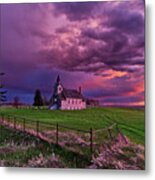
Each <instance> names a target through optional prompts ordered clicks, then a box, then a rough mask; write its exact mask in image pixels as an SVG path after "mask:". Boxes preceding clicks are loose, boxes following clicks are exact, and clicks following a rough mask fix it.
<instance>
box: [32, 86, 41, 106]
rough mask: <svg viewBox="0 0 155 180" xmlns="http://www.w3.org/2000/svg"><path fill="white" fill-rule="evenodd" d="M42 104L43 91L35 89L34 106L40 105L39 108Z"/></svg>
mask: <svg viewBox="0 0 155 180" xmlns="http://www.w3.org/2000/svg"><path fill="white" fill-rule="evenodd" d="M42 105H43V99H42V96H41V92H40V90H39V89H37V90H36V91H35V96H34V103H33V106H38V108H39V107H40V106H42Z"/></svg>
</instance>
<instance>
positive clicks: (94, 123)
mask: <svg viewBox="0 0 155 180" xmlns="http://www.w3.org/2000/svg"><path fill="white" fill-rule="evenodd" d="M0 113H4V114H6V115H7V114H9V115H14V116H21V117H26V118H29V119H31V120H32V121H33V120H40V121H43V122H52V123H59V124H62V125H66V126H69V127H74V128H79V129H83V130H89V128H90V127H92V128H93V129H99V128H104V127H107V126H109V125H111V124H112V123H114V122H117V123H118V124H119V127H120V128H121V129H122V131H123V133H124V134H125V135H126V136H128V137H129V138H130V139H131V140H132V141H134V142H136V143H140V144H144V141H145V136H144V135H145V121H144V110H140V109H128V108H111V107H110V108H92V109H85V110H74V111H69V110H67V111H59V110H57V111H50V110H39V109H25V108H22V109H15V108H1V109H0Z"/></svg>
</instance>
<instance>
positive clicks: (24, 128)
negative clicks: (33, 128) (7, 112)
mask: <svg viewBox="0 0 155 180" xmlns="http://www.w3.org/2000/svg"><path fill="white" fill-rule="evenodd" d="M23 131H24V132H25V118H24V119H23Z"/></svg>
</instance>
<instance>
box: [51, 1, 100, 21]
mask: <svg viewBox="0 0 155 180" xmlns="http://www.w3.org/2000/svg"><path fill="white" fill-rule="evenodd" d="M100 4H102V3H100V2H89V3H88V2H68V3H55V4H54V8H55V9H54V14H55V15H56V16H57V15H61V14H65V15H66V16H67V18H68V19H69V20H70V21H79V20H83V19H88V18H91V17H93V15H94V14H93V12H94V10H95V9H96V8H97V7H99V5H100Z"/></svg>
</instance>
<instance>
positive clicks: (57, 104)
mask: <svg viewBox="0 0 155 180" xmlns="http://www.w3.org/2000/svg"><path fill="white" fill-rule="evenodd" d="M85 108H86V100H85V98H84V97H83V95H82V93H81V87H79V89H78V90H76V89H66V88H64V87H63V85H62V84H61V81H60V77H59V75H58V77H57V80H56V82H55V85H54V91H53V95H52V98H51V104H50V109H51V110H54V109H61V110H78V109H85Z"/></svg>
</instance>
